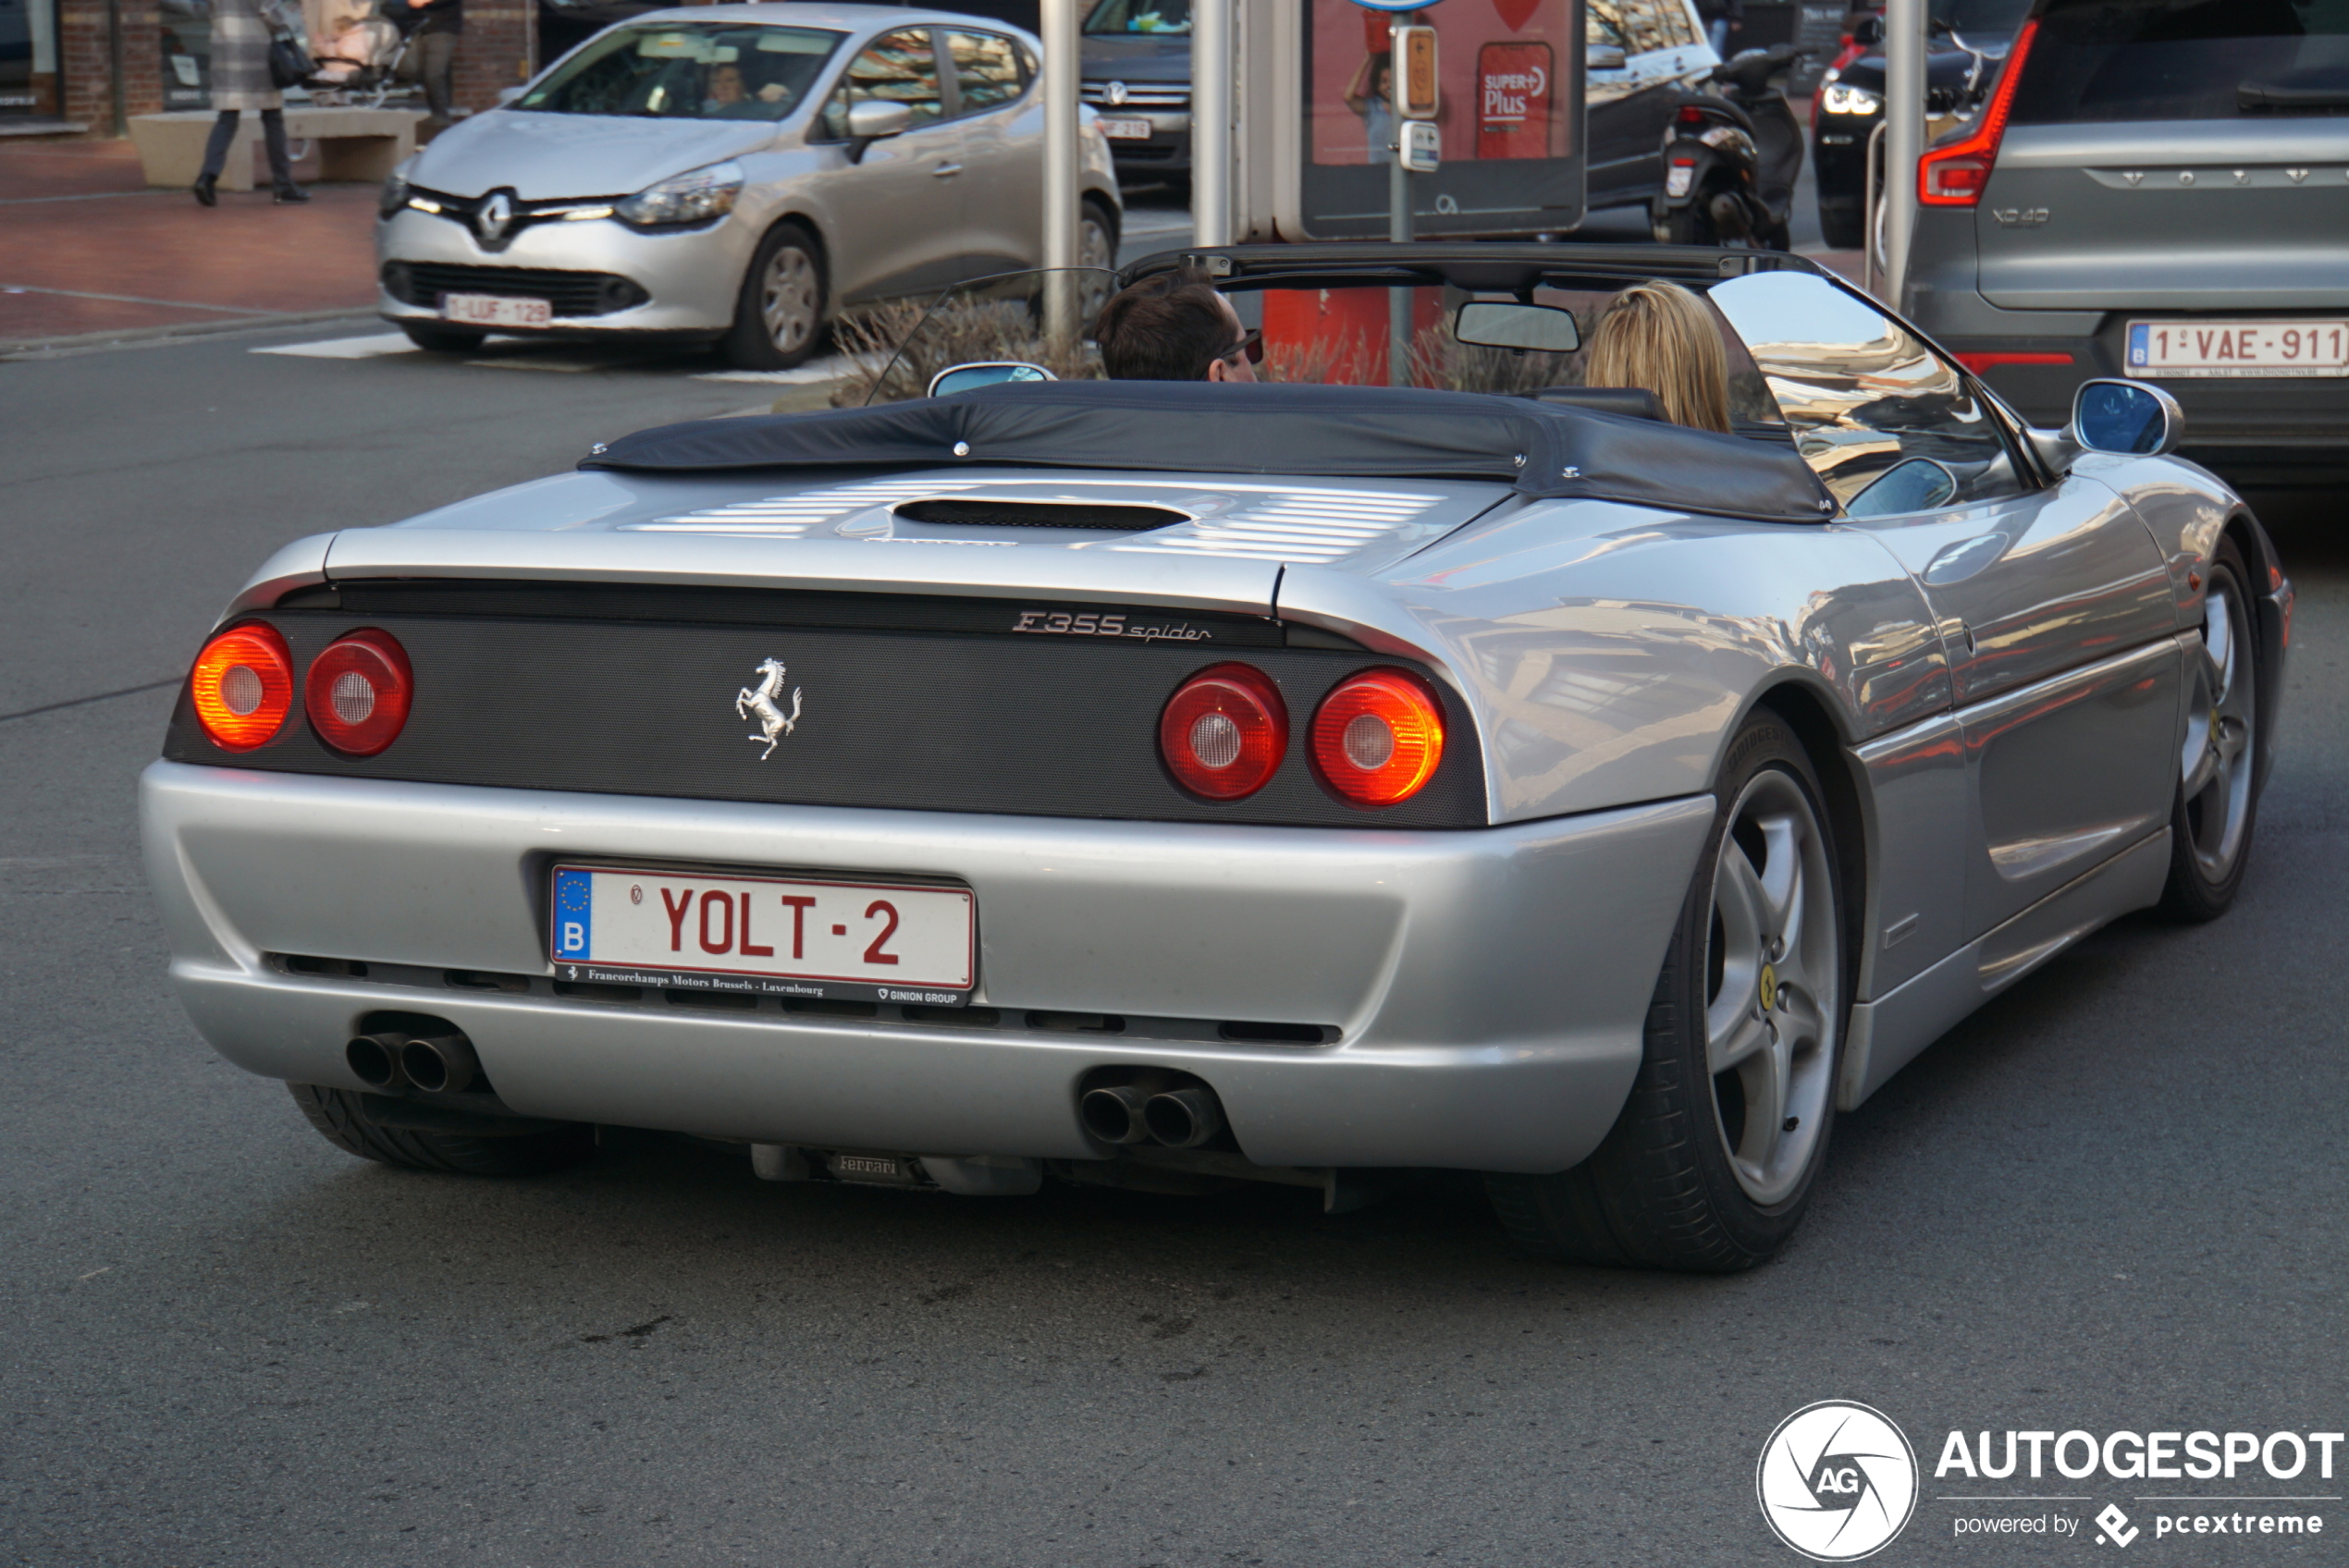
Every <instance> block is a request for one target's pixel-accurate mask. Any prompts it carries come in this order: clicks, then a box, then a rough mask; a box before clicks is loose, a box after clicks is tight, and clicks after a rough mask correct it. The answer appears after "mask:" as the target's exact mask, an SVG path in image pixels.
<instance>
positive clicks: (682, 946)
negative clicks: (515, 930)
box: [548, 865, 978, 1007]
mask: <svg viewBox="0 0 2349 1568" xmlns="http://www.w3.org/2000/svg"><path fill="white" fill-rule="evenodd" d="M550 924H551V927H552V928H551V930H550V931H549V933H548V937H549V944H548V955H549V956H550V957H551V958H552V959H553V960H554V963H555V971H556V975H557V977H558V978H560V979H564V980H584V981H590V982H595V983H598V984H604V985H621V986H666V987H670V988H673V989H684V990H695V991H713V992H731V993H733V994H736V995H740V996H748V997H762V996H765V997H798V998H825V999H839V998H846V999H849V1000H855V1001H882V1002H917V1003H922V1004H925V1005H928V1006H932V1007H959V1006H961V1005H962V1004H964V1003H965V1002H966V1001H968V1000H969V999H970V992H971V987H972V985H973V984H974V982H975V980H976V978H977V976H976V974H975V973H974V971H975V970H976V968H977V965H978V945H977V935H978V903H977V900H975V899H974V898H973V897H972V895H971V892H970V889H968V888H943V887H932V886H921V885H915V884H909V883H904V882H855V881H846V880H842V881H821V880H816V879H812V878H799V877H791V878H784V877H773V876H708V875H704V874H702V873H700V872H690V871H648V870H644V869H642V868H637V869H629V870H621V869H616V868H614V867H610V866H601V865H559V866H557V867H555V877H554V913H553V918H552V920H551V922H550Z"/></svg>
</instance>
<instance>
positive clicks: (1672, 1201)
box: [1485, 711, 1851, 1274]
mask: <svg viewBox="0 0 2349 1568" xmlns="http://www.w3.org/2000/svg"><path fill="white" fill-rule="evenodd" d="M1715 795H1716V800H1717V801H1718V802H1719V804H1718V808H1717V812H1716V817H1715V821H1714V825H1713V830H1712V832H1711V833H1710V834H1709V835H1707V837H1706V840H1705V848H1704V853H1703V856H1702V857H1701V858H1700V859H1699V860H1698V862H1697V873H1696V876H1695V877H1694V878H1693V879H1692V881H1691V887H1690V889H1689V895H1688V899H1687V900H1686V902H1685V903H1684V904H1683V905H1682V907H1681V912H1680V918H1679V923H1678V924H1677V925H1676V926H1675V927H1674V930H1673V936H1672V942H1671V946H1670V947H1669V948H1668V949H1666V953H1665V959H1664V968H1663V971H1662V973H1660V974H1658V975H1657V976H1656V983H1655V993H1654V998H1653V999H1652V1000H1651V1001H1650V1002H1649V1004H1648V1013H1647V1023H1646V1026H1645V1031H1644V1035H1645V1038H1644V1041H1643V1051H1642V1060H1641V1062H1640V1071H1639V1075H1638V1077H1637V1078H1636V1079H1635V1080H1634V1081H1633V1083H1632V1086H1631V1093H1630V1098H1629V1099H1628V1100H1626V1102H1625V1103H1624V1107H1623V1110H1622V1113H1621V1115H1620V1116H1618V1117H1617V1119H1616V1123H1615V1126H1614V1128H1613V1129H1612V1130H1610V1131H1609V1132H1608V1133H1607V1135H1606V1137H1605V1140H1604V1141H1603V1142H1602V1143H1601V1144H1600V1145H1599V1147H1598V1149H1597V1150H1596V1152H1594V1153H1593V1155H1592V1156H1591V1158H1588V1159H1586V1160H1584V1161H1583V1162H1582V1163H1581V1164H1580V1165H1578V1166H1576V1167H1574V1168H1573V1169H1572V1170H1566V1171H1561V1172H1559V1173H1558V1174H1556V1175H1554V1176H1499V1175H1496V1176H1488V1177H1487V1178H1486V1179H1485V1190H1486V1192H1487V1194H1489V1195H1490V1197H1491V1198H1492V1201H1493V1207H1494V1212H1495V1213H1496V1214H1498V1216H1499V1217H1500V1220H1501V1224H1502V1227H1503V1228H1504V1229H1505V1230H1507V1232H1508V1233H1509V1235H1510V1237H1511V1239H1512V1240H1514V1241H1516V1242H1517V1243H1519V1245H1520V1246H1523V1247H1525V1248H1526V1249H1527V1250H1528V1251H1531V1252H1533V1253H1537V1254H1540V1255H1542V1256H1549V1257H1556V1258H1562V1259H1566V1260H1568V1261H1572V1262H1578V1263H1596V1264H1606V1265H1614V1266H1617V1267H1626V1266H1629V1267H1639V1268H1670V1269H1678V1270H1682V1271H1685V1272H1691V1273H1707V1274H1726V1273H1733V1272H1735V1271H1737V1270H1739V1269H1743V1268H1753V1266H1754V1265H1756V1264H1759V1263H1763V1262H1766V1261H1767V1260H1768V1259H1769V1258H1770V1257H1771V1256H1772V1255H1774V1254H1775V1253H1777V1250H1778V1249H1779V1248H1780V1247H1782V1246H1784V1245H1785V1244H1786V1243H1787V1240H1788V1239H1789V1237H1790V1236H1792V1235H1793V1233H1794V1231H1795V1228H1796V1226H1798V1225H1799V1224H1800V1223H1801V1222H1802V1215H1803V1212H1804V1211H1805V1210H1806V1209H1807V1208H1808V1207H1810V1202H1811V1194H1812V1191H1813V1188H1814V1184H1815V1182H1816V1178H1817V1176H1818V1172H1819V1170H1820V1167H1821V1166H1822V1165H1823V1164H1824V1163H1825V1161H1826V1150H1827V1143H1828V1134H1829V1133H1830V1132H1831V1131H1832V1129H1833V1125H1834V1118H1835V1083H1836V1075H1837V1073H1838V1072H1839V1071H1840V1069H1841V1057H1842V1045H1843V1030H1844V1024H1845V1023H1846V1021H1847V1020H1848V1018H1849V1016H1850V1011H1851V999H1850V985H1849V981H1848V979H1847V975H1848V974H1849V973H1850V967H1851V966H1850V964H1849V962H1848V959H1847V955H1846V951H1845V945H1844V933H1845V915H1844V910H1843V888H1842V873H1841V869H1840V867H1839V864H1837V858H1836V851H1835V842H1834V836H1833V834H1832V832H1831V831H1830V830H1829V829H1828V827H1827V821H1828V818H1827V815H1826V809H1825V806H1824V804H1823V797H1822V795H1821V792H1820V790H1819V785H1818V779H1817V778H1816V776H1815V775H1814V772H1813V771H1812V767H1811V763H1810V760H1809V758H1808V757H1807V756H1806V755H1805V754H1804V753H1803V751H1802V744H1801V742H1800V741H1797V740H1796V739H1795V736H1794V732H1793V731H1792V730H1791V729H1789V728H1788V727H1787V726H1786V724H1785V723H1784V722H1783V721H1781V720H1780V719H1778V718H1777V717H1776V716H1775V715H1773V714H1771V713H1769V712H1767V711H1763V712H1759V713H1756V714H1755V715H1754V716H1753V717H1751V718H1749V719H1748V720H1747V721H1746V723H1745V725H1744V727H1743V728H1742V729H1740V730H1739V731H1738V734H1737V736H1736V738H1735V739H1734V740H1732V741H1730V743H1729V748H1728V754H1727V755H1726V756H1725V757H1724V759H1723V761H1722V764H1721V774H1720V778H1719V780H1718V781H1717V783H1716V786H1715ZM1753 801H1765V802H1777V804H1778V805H1780V806H1781V807H1784V808H1785V809H1787V810H1788V811H1789V812H1791V813H1792V817H1793V824H1794V825H1793V827H1791V828H1790V829H1789V832H1790V834H1791V836H1790V837H1789V839H1788V840H1787V841H1788V842H1789V844H1791V845H1794V846H1795V848H1794V849H1793V851H1792V854H1791V859H1792V861H1793V863H1794V864H1796V865H1797V866H1799V867H1800V868H1801V869H1800V871H1799V873H1798V875H1799V876H1800V878H1801V880H1800V882H1799V883H1798V884H1797V885H1796V890H1795V891H1794V892H1793V893H1792V895H1791V896H1790V901H1791V900H1802V911H1803V913H1804V920H1805V925H1803V926H1802V927H1801V928H1800V937H1799V940H1798V941H1797V942H1796V943H1795V944H1794V946H1795V947H1796V948H1799V949H1801V965H1802V974H1804V976H1805V977H1806V980H1805V981H1804V982H1803V983H1802V994H1801V995H1798V994H1797V991H1796V986H1797V984H1798V983H1797V982H1795V981H1792V980H1787V981H1783V982H1781V981H1779V980H1777V978H1775V974H1774V969H1773V966H1772V964H1771V963H1770V962H1767V961H1766V958H1765V962H1762V963H1761V965H1760V966H1759V969H1758V971H1757V982H1758V986H1759V989H1758V995H1760V996H1761V997H1763V998H1769V997H1771V996H1772V995H1773V993H1774V992H1775V993H1776V998H1777V999H1776V1000H1765V1001H1763V1002H1762V1003H1761V1007H1760V1009H1759V1010H1758V1011H1755V1012H1754V1013H1753V1018H1752V1021H1751V1023H1749V1022H1748V1021H1747V1019H1746V1018H1745V1016H1744V1013H1743V1011H1742V1010H1741V1008H1740V1003H1739V993H1738V992H1737V991H1736V990H1735V989H1733V986H1734V985H1735V983H1736V982H1735V980H1734V979H1733V976H1734V974H1736V973H1738V972H1737V971H1734V970H1731V969H1729V968H1728V964H1727V961H1728V960H1729V959H1731V958H1734V957H1735V956H1736V955H1734V954H1732V953H1730V952H1729V951H1728V949H1729V948H1730V946H1731V943H1730V942H1729V941H1728V939H1726V937H1725V935H1724V927H1723V925H1722V924H1721V921H1720V918H1719V916H1718V914H1717V913H1716V874H1717V875H1718V876H1729V877H1730V879H1731V880H1732V881H1734V880H1735V876H1733V875H1732V873H1731V872H1730V870H1729V859H1730V857H1731V856H1741V857H1743V859H1744V862H1745V864H1746V866H1747V867H1748V869H1749V870H1757V869H1762V868H1764V867H1766V866H1767V865H1768V864H1769V863H1768V861H1767V858H1766V854H1765V861H1764V862H1763V863H1756V862H1755V861H1754V860H1753V851H1752V850H1751V849H1749V848H1747V847H1746V846H1747V845H1749V844H1751V843H1753V842H1754V841H1755V840H1754V839H1753V837H1752V831H1753V819H1752V818H1751V817H1749V816H1748V815H1746V814H1747V811H1748V809H1749V808H1748V807H1747V805H1746V804H1745V802H1753ZM1797 805H1800V806H1804V807H1807V828H1806V827H1805V825H1804V824H1803V822H1802V820H1801V819H1802V815H1803V814H1802V812H1800V811H1795V810H1793V808H1794V807H1795V806H1797ZM1768 820H1770V821H1773V822H1775V821H1777V820H1778V819H1777V818H1775V817H1773V818H1770V819H1768ZM1733 821H1734V822H1735V823H1736V825H1737V826H1738V827H1740V837H1739V838H1738V839H1730V838H1729V830H1730V828H1731V827H1732V824H1733ZM1806 830H1807V832H1808V833H1809V835H1810V839H1808V840H1807V841H1806V840H1804V839H1802V833H1803V832H1804V831H1806ZM1776 841H1777V840H1775V839H1772V840H1770V842H1776ZM1807 845H1815V849H1816V851H1817V852H1816V853H1815V854H1813V853H1811V852H1810V849H1809V848H1808V847H1807ZM1814 888H1815V894H1816V896H1815V898H1814V895H1813V889H1814ZM1822 900H1823V901H1822ZM1820 911H1825V912H1826V913H1828V914H1829V915H1830V916H1831V918H1830V919H1829V920H1828V921H1827V922H1826V929H1825V930H1814V929H1813V928H1812V925H1811V922H1812V921H1813V919H1814V916H1815V914H1816V913H1819V912H1820ZM1770 939H1771V938H1770V937H1768V936H1766V935H1765V936H1764V937H1762V939H1761V948H1760V950H1761V951H1762V952H1763V953H1765V954H1766V952H1767V949H1768V943H1769V941H1770ZM1790 951H1791V949H1789V952H1790ZM1823 953H1824V954H1826V955H1828V967H1829V968H1830V969H1831V974H1828V975H1827V976H1825V977H1824V978H1823V979H1822V980H1821V981H1820V982H1819V983H1818V984H1817V986H1816V989H1817V991H1818V993H1819V994H1818V995H1817V996H1816V997H1815V998H1813V997H1811V996H1810V994H1809V992H1810V989H1811V986H1810V985H1809V983H1808V979H1807V977H1808V976H1810V975H1811V974H1813V973H1814V971H1815V970H1816V969H1817V968H1818V967H1819V955H1821V954H1823ZM1779 962H1781V963H1787V962H1788V959H1787V955H1785V954H1782V956H1781V959H1780V961H1779ZM1791 967H1792V965H1790V964H1789V969H1791ZM1725 1003H1726V1004H1727V1007H1728V1012H1729V1013H1730V1014H1734V1015H1735V1022H1734V1024H1733V1027H1734V1028H1735V1029H1736V1030H1737V1031H1740V1037H1751V1038H1756V1039H1758V1038H1761V1037H1762V1036H1761V1035H1758V1034H1755V1033H1754V1031H1756V1030H1766V1031H1767V1036H1766V1037H1767V1040H1768V1044H1767V1046H1766V1047H1760V1048H1759V1049H1757V1050H1754V1052H1753V1055H1751V1056H1748V1057H1746V1058H1745V1059H1744V1060H1745V1061H1746V1063H1747V1064H1748V1065H1753V1063H1754V1062H1755V1061H1756V1060H1757V1059H1763V1071H1765V1072H1768V1071H1769V1068H1768V1065H1767V1062H1768V1061H1769V1060H1777V1053H1778V1051H1779V1047H1780V1039H1781V1036H1780V1033H1779V1030H1778V1027H1777V1022H1778V1020H1780V1019H1785V1020H1787V1021H1788V1023H1789V1028H1788V1035H1789V1036H1792V1035H1795V1034H1796V1033H1797V1032H1798V1030H1799V1029H1801V1028H1804V1027H1809V1026H1810V1025H1808V1024H1804V1023H1799V1022H1798V1021H1799V1020H1801V1019H1802V1018H1803V1017H1804V1016H1805V1012H1806V1010H1807V1013H1808V1015H1809V1016H1810V1017H1812V1018H1814V1019H1816V1020H1817V1021H1818V1023H1817V1028H1816V1031H1815V1033H1816V1035H1817V1036H1818V1037H1817V1038H1816V1039H1815V1041H1814V1045H1813V1046H1812V1047H1811V1048H1810V1049H1809V1050H1808V1051H1807V1052H1806V1051H1805V1050H1804V1049H1803V1047H1802V1046H1801V1045H1800V1044H1796V1045H1793V1046H1790V1047H1788V1048H1787V1053H1786V1060H1789V1062H1790V1063H1792V1064H1793V1065H1791V1066H1790V1067H1789V1070H1788V1072H1787V1076H1786V1083H1787V1084H1788V1085H1789V1088H1788V1089H1787V1090H1786V1092H1783V1093H1781V1094H1780V1096H1779V1097H1778V1100H1777V1109H1779V1110H1785V1109H1788V1108H1789V1107H1800V1108H1801V1109H1800V1111H1799V1114H1798V1115H1797V1117H1796V1118H1795V1120H1796V1121H1798V1122H1799V1121H1802V1119H1803V1118H1804V1117H1809V1118H1813V1119H1814V1121H1813V1125H1812V1128H1811V1131H1810V1133H1809V1135H1808V1138H1807V1140H1806V1139H1802V1138H1799V1137H1796V1136H1795V1134H1798V1133H1801V1132H1802V1129H1801V1128H1800V1127H1799V1126H1796V1127H1786V1128H1784V1129H1783V1130H1782V1133H1780V1134H1772V1133H1769V1132H1768V1131H1767V1129H1766V1127H1765V1125H1764V1124H1763V1123H1761V1122H1759V1121H1756V1122H1754V1124H1753V1128H1751V1129H1748V1128H1747V1127H1746V1126H1745V1122H1746V1121H1747V1118H1746V1117H1745V1115H1744V1106H1745V1103H1746V1096H1745V1093H1744V1091H1743V1090H1742V1088H1741V1087H1735V1086H1733V1085H1732V1084H1731V1083H1730V1082H1728V1081H1732V1080H1734V1081H1735V1084H1740V1085H1741V1084H1743V1083H1744V1082H1745V1081H1746V1080H1745V1078H1744V1077H1743V1075H1742V1074H1743V1070H1742V1069H1740V1068H1737V1067H1732V1068H1730V1069H1728V1071H1725V1072H1721V1073H1719V1074H1717V1075H1716V1074H1715V1073H1714V1072H1712V1071H1711V1064H1710V1061H1709V1060H1708V1050H1709V1046H1708V1040H1707V1032H1708V1024H1709V1023H1710V1019H1709V1017H1708V1010H1710V1011H1711V1013H1712V1015H1713V1016H1715V1017H1718V1016H1720V1014H1721V1010H1722V1009H1723V1006H1724V1004H1725ZM1797 1088H1799V1091H1800V1092H1799V1093H1798V1092H1795V1090H1796V1089H1797ZM1732 1100H1734V1102H1735V1105H1734V1108H1733V1107H1732V1104H1731V1102H1732ZM1733 1110H1734V1114H1733ZM1779 1136H1784V1137H1786V1138H1787V1139H1788V1141H1789V1145H1791V1146H1789V1148H1788V1149H1787V1150H1786V1151H1785V1154H1786V1157H1787V1158H1788V1160H1789V1164H1788V1165H1787V1166H1786V1167H1785V1168H1783V1169H1781V1170H1779V1171H1778V1172H1777V1174H1776V1175H1775V1177H1773V1178H1772V1180H1771V1182H1769V1183H1767V1184H1766V1185H1767V1189H1768V1190H1767V1191H1766V1192H1765V1196H1763V1197H1757V1196H1756V1195H1755V1194H1754V1192H1753V1190H1752V1188H1751V1184H1750V1182H1749V1180H1748V1178H1747V1177H1745V1176H1742V1175H1740V1168H1739V1166H1738V1165H1737V1164H1736V1163H1735V1160H1734V1158H1733V1156H1732V1152H1731V1148H1730V1141H1731V1139H1732V1138H1737V1139H1739V1140H1740V1153H1742V1152H1743V1151H1744V1150H1746V1149H1747V1148H1750V1147H1753V1144H1752V1143H1751V1142H1750V1141H1749V1140H1750V1139H1753V1138H1761V1139H1766V1140H1769V1141H1770V1142H1772V1143H1775V1142H1776V1141H1777V1138H1778V1137H1779Z"/></svg>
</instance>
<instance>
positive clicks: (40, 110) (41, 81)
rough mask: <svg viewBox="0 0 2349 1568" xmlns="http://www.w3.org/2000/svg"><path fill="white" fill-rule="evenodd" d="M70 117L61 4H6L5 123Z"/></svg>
mask: <svg viewBox="0 0 2349 1568" xmlns="http://www.w3.org/2000/svg"><path fill="white" fill-rule="evenodd" d="M64 117H65V85H64V79H63V78H62V77H61V76H60V75H59V74H58V68H57V0H0V120H55V119H63V118H64Z"/></svg>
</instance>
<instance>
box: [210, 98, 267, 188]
mask: <svg viewBox="0 0 2349 1568" xmlns="http://www.w3.org/2000/svg"><path fill="white" fill-rule="evenodd" d="M238 118H239V116H238V114H237V111H236V110H234V109H223V110H221V111H220V117H219V118H217V119H215V120H214V121H213V122H212V135H211V136H210V137H209V138H208V139H207V140H206V141H205V142H204V144H203V178H205V179H218V178H220V171H221V170H222V169H224V168H227V167H228V144H229V143H230V142H232V141H236V139H237V120H238ZM278 123H279V125H280V127H282V126H283V124H284V122H283V121H282V120H281V121H279V122H278ZM284 134H285V132H284V131H283V129H280V130H279V132H278V135H279V136H280V138H282V137H283V136H284ZM279 145H280V146H282V145H284V143H283V141H280V142H279Z"/></svg>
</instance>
